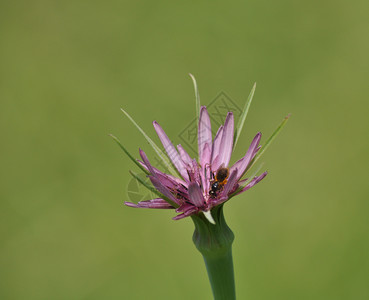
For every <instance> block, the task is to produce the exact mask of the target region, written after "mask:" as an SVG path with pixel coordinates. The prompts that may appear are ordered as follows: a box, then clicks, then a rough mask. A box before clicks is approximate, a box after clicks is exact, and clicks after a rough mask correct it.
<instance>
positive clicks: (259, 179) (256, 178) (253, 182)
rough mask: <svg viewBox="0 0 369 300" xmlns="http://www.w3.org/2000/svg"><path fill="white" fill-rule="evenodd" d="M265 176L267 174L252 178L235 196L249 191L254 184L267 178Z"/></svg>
mask: <svg viewBox="0 0 369 300" xmlns="http://www.w3.org/2000/svg"><path fill="white" fill-rule="evenodd" d="M267 174H268V172H264V173H263V174H261V175H260V176H257V177H254V179H252V180H251V181H250V183H249V184H248V185H246V186H245V187H244V188H243V189H242V190H241V191H239V192H238V193H237V195H239V194H242V193H243V192H246V191H247V190H249V189H251V188H252V187H253V186H254V185H255V184H257V183H259V182H260V181H262V180H263V179H264V178H265V176H267Z"/></svg>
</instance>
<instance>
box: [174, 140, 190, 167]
mask: <svg viewBox="0 0 369 300" xmlns="http://www.w3.org/2000/svg"><path fill="white" fill-rule="evenodd" d="M177 149H178V152H179V155H180V156H181V159H182V161H183V163H184V164H186V165H191V161H192V158H191V156H190V155H189V154H188V153H187V151H186V150H185V149H183V147H182V145H181V144H179V145H177Z"/></svg>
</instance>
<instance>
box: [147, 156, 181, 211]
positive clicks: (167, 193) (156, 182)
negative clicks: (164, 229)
mask: <svg viewBox="0 0 369 300" xmlns="http://www.w3.org/2000/svg"><path fill="white" fill-rule="evenodd" d="M140 155H141V158H142V160H143V161H144V163H145V165H146V166H147V168H148V169H149V172H150V173H151V175H152V176H149V178H150V180H151V182H152V184H153V185H154V187H155V188H156V189H157V190H158V191H159V192H160V193H162V194H163V195H164V196H165V197H167V198H168V199H169V200H170V201H172V202H174V203H173V204H174V205H175V204H180V201H179V199H177V198H175V197H174V196H173V195H172V193H171V192H170V191H169V189H168V188H167V187H166V186H165V185H164V184H163V183H162V182H161V181H160V179H159V178H158V176H157V174H156V172H155V170H154V167H153V166H152V165H151V164H150V162H149V160H148V158H147V156H146V153H145V152H144V151H142V150H141V149H140Z"/></svg>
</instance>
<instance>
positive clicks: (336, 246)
mask: <svg viewBox="0 0 369 300" xmlns="http://www.w3.org/2000/svg"><path fill="white" fill-rule="evenodd" d="M368 9H369V5H368V2H367V1H360V0H355V1H351V2H349V1H317V0H313V1H292V0H282V1H256V0H250V1H229V2H228V3H224V2H221V1H215V2H214V1H186V2H180V1H175V2H173V1H172V2H169V1H168V2H167V1H137V2H134V1H114V0H109V1H105V2H101V1H42V0H35V1H1V2H0V39H1V47H0V101H1V109H0V122H1V148H0V149H1V150H0V151H1V156H0V157H1V181H0V182H1V188H0V195H1V209H0V222H1V226H0V238H1V244H0V276H1V278H0V279H1V280H0V298H1V299H211V291H210V286H209V284H208V280H207V277H206V271H205V267H204V265H203V262H202V258H201V256H200V254H199V253H198V252H197V251H196V249H195V247H194V245H193V244H192V241H191V237H192V232H193V224H192V222H191V220H190V219H186V220H182V221H178V222H175V221H172V220H171V217H173V216H174V214H173V213H172V212H169V211H149V210H137V209H136V210H135V209H131V208H128V207H125V206H123V205H122V203H123V201H124V200H127V197H128V196H127V186H128V183H129V180H130V176H129V174H128V170H129V169H135V166H134V165H133V164H132V162H131V161H129V159H128V158H127V157H125V156H124V155H123V153H122V152H121V151H120V149H119V148H118V147H117V146H116V145H115V143H114V142H113V141H112V140H111V138H110V137H108V134H109V133H114V134H115V135H116V136H118V137H119V138H120V139H121V140H122V141H124V143H125V145H126V146H127V147H128V149H129V150H130V151H131V152H132V153H134V154H135V155H137V156H138V153H137V150H138V147H142V148H143V149H144V150H148V153H149V155H150V157H151V158H153V153H152V152H150V151H149V146H148V144H147V143H146V142H145V140H144V139H143V138H142V137H141V136H140V135H139V134H138V132H137V130H136V129H135V128H134V127H133V126H132V125H131V124H130V123H129V121H128V120H127V119H126V118H124V116H123V114H122V113H121V112H120V107H124V108H125V109H126V110H127V111H128V112H129V113H130V114H131V115H132V116H133V117H134V118H135V119H136V121H137V122H138V123H139V124H140V125H141V126H142V127H143V129H144V130H146V131H147V132H148V133H149V134H150V135H151V136H152V137H155V134H154V130H153V128H152V126H151V122H152V121H153V120H157V121H159V122H160V123H161V125H162V126H163V127H164V129H166V131H167V133H168V135H169V136H170V137H171V138H172V139H173V141H174V142H176V143H179V142H180V140H179V138H178V135H179V133H180V132H181V131H182V130H183V129H184V128H185V127H186V126H187V124H188V122H190V121H191V120H192V119H193V118H194V110H195V109H194V108H195V106H194V93H193V87H192V83H191V80H190V78H189V77H188V75H187V74H188V73H189V72H191V73H193V74H194V75H195V76H196V78H197V80H198V83H199V87H200V94H201V100H202V104H208V103H210V102H211V101H212V100H213V99H214V98H215V97H216V95H218V93H219V92H221V91H224V92H226V93H227V94H228V95H229V96H230V97H231V98H232V100H233V101H234V102H235V103H237V105H238V106H240V107H242V106H243V104H244V101H245V100H246V98H247V95H248V93H249V91H250V90H251V87H252V84H253V83H254V82H255V81H256V82H257V83H258V86H257V90H256V94H255V97H254V102H253V105H252V107H251V110H250V112H249V117H248V119H247V124H246V128H245V129H244V131H243V134H242V139H241V141H240V142H239V144H238V147H237V149H236V153H235V155H234V157H233V161H234V160H235V159H237V158H239V157H240V156H241V155H242V154H243V153H244V151H245V150H246V148H247V147H248V144H249V142H250V140H251V138H252V137H253V135H254V134H255V133H256V132H257V131H259V130H260V131H262V132H263V133H264V141H265V138H266V137H267V136H269V135H270V134H271V133H272V131H273V130H274V129H275V127H276V126H277V125H278V123H279V122H280V121H281V120H282V118H283V117H284V116H285V115H286V114H287V113H292V117H291V120H290V121H289V123H288V124H287V127H286V128H285V129H284V131H283V132H282V134H281V135H280V136H279V138H278V139H277V140H276V142H275V143H274V144H273V145H272V146H271V148H270V149H269V150H268V152H267V154H266V155H265V156H264V157H263V161H264V162H265V165H264V169H267V170H268V171H269V176H268V177H267V178H266V179H265V180H264V181H263V182H262V183H260V184H259V185H258V186H256V187H255V188H254V189H252V190H250V191H249V192H247V193H245V194H244V195H243V196H241V197H239V198H234V199H233V200H232V201H231V202H229V203H228V204H227V205H226V208H225V213H226V217H227V220H228V223H229V225H230V227H231V228H232V229H233V231H234V233H235V235H236V240H235V243H234V260H235V273H236V281H237V294H238V299H253V300H258V299H314V300H317V299H322V300H327V299H328V300H330V299H332V300H338V299H355V300H361V299H369V285H368V282H369V280H368V279H369V272H368V269H369V255H368V253H369V226H368V225H369V222H368V209H369V205H368V196H369V193H368V183H367V182H368V175H367V166H368V163H369V160H368V151H369V143H368V129H369V124H368V123H369V122H368V117H367V116H368V110H369V105H368V95H369V88H368V86H369V85H368V69H369V65H368V61H369V60H368V53H369V42H368V26H369V22H368V17H367V11H368ZM155 141H158V139H157V138H156V137H155Z"/></svg>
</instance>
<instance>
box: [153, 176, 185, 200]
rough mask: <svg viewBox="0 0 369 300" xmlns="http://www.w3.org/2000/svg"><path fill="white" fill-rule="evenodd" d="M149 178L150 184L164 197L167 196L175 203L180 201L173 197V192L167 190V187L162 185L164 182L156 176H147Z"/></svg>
mask: <svg viewBox="0 0 369 300" xmlns="http://www.w3.org/2000/svg"><path fill="white" fill-rule="evenodd" d="M149 178H150V180H151V182H152V184H153V185H154V187H155V188H156V189H157V190H158V191H159V192H160V193H162V194H163V195H164V196H165V197H167V198H168V199H169V200H171V201H173V202H174V203H176V204H180V203H181V201H180V200H179V199H177V198H176V197H174V196H173V194H172V193H171V192H170V191H169V189H168V188H167V187H166V186H164V184H162V183H161V182H160V180H159V179H158V178H157V177H155V176H149Z"/></svg>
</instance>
